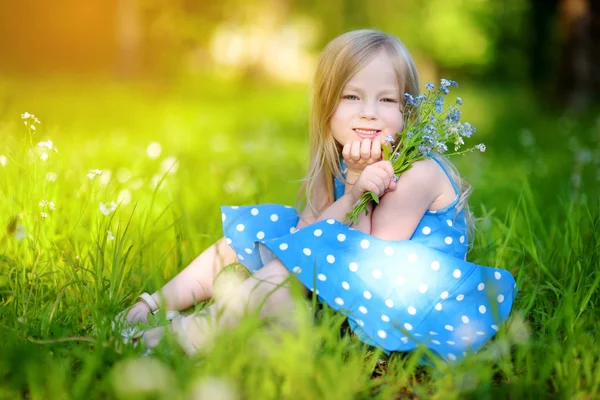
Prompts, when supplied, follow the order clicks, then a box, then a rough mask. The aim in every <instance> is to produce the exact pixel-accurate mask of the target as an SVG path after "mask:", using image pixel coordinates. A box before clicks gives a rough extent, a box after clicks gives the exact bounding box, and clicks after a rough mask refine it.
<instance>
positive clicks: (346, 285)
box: [342, 281, 350, 290]
mask: <svg viewBox="0 0 600 400" xmlns="http://www.w3.org/2000/svg"><path fill="white" fill-rule="evenodd" d="M342 287H343V288H344V289H346V290H349V289H350V284H349V283H348V282H346V281H344V282H342Z"/></svg>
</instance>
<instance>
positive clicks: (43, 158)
mask: <svg viewBox="0 0 600 400" xmlns="http://www.w3.org/2000/svg"><path fill="white" fill-rule="evenodd" d="M40 158H41V159H42V161H46V160H47V159H48V153H42V155H41V156H40Z"/></svg>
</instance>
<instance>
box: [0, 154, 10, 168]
mask: <svg viewBox="0 0 600 400" xmlns="http://www.w3.org/2000/svg"><path fill="white" fill-rule="evenodd" d="M7 163H8V159H7V158H6V156H5V155H0V165H2V166H3V167H6V164H7Z"/></svg>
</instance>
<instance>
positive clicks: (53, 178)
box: [46, 172, 58, 182]
mask: <svg viewBox="0 0 600 400" xmlns="http://www.w3.org/2000/svg"><path fill="white" fill-rule="evenodd" d="M57 177H58V175H57V174H56V172H48V173H47V174H46V180H47V181H48V182H54V181H56V178H57Z"/></svg>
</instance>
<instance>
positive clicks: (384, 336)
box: [377, 330, 387, 339]
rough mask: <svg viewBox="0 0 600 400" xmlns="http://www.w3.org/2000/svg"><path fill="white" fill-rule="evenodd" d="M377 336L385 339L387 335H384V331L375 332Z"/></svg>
mask: <svg viewBox="0 0 600 400" xmlns="http://www.w3.org/2000/svg"><path fill="white" fill-rule="evenodd" d="M377 336H379V337H380V338H382V339H385V338H386V337H387V333H385V331H382V330H379V331H377Z"/></svg>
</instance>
